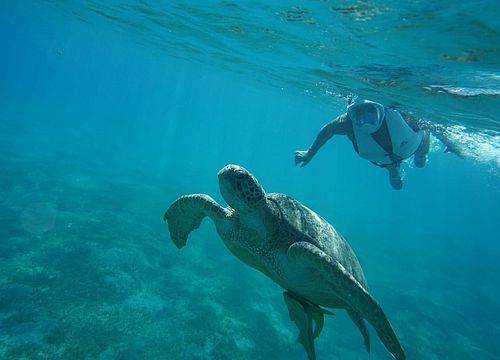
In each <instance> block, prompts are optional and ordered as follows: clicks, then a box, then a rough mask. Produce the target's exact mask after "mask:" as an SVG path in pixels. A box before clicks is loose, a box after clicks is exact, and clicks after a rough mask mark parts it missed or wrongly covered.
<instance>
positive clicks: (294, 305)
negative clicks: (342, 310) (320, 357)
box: [283, 291, 334, 360]
mask: <svg viewBox="0 0 500 360" xmlns="http://www.w3.org/2000/svg"><path fill="white" fill-rule="evenodd" d="M283 298H284V299H285V304H286V306H287V308H288V313H289V315H290V320H292V321H293V322H294V323H295V325H297V328H298V329H299V336H298V337H297V342H298V343H300V344H302V346H303V347H304V349H305V350H306V353H307V356H308V358H309V360H315V359H316V350H315V349H314V339H316V338H317V337H318V336H319V334H320V333H321V330H322V329H323V324H324V322H325V319H324V315H325V314H327V315H334V314H333V313H331V312H330V311H328V310H325V309H322V308H320V307H319V306H317V305H315V304H312V303H310V302H309V301H307V300H305V299H302V298H300V297H298V296H297V295H295V294H293V293H291V292H289V291H285V292H284V293H283ZM313 325H314V326H313ZM313 327H314V329H313Z"/></svg>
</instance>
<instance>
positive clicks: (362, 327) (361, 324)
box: [347, 310, 370, 353]
mask: <svg viewBox="0 0 500 360" xmlns="http://www.w3.org/2000/svg"><path fill="white" fill-rule="evenodd" d="M347 313H348V314H349V317H350V318H351V320H352V322H353V323H354V325H356V327H357V328H358V329H359V331H360V332H361V335H363V341H364V344H365V348H366V351H367V352H368V353H369V352H370V334H369V333H368V329H367V328H366V324H365V321H364V320H363V317H362V316H361V315H360V314H359V313H358V312H355V311H352V310H347Z"/></svg>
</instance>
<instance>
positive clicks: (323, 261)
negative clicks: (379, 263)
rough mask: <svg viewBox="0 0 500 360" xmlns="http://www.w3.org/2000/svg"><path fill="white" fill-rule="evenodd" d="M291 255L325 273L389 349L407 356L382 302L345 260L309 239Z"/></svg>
mask: <svg viewBox="0 0 500 360" xmlns="http://www.w3.org/2000/svg"><path fill="white" fill-rule="evenodd" d="M287 256H288V259H289V260H290V262H292V263H295V264H297V265H299V266H305V267H312V268H315V269H317V270H318V271H319V272H320V273H321V274H323V276H324V278H325V279H326V280H328V281H329V283H330V285H331V286H332V289H333V290H334V291H335V293H336V294H337V295H338V296H339V297H340V298H342V300H344V302H345V303H346V304H349V305H350V307H352V308H353V309H354V310H355V311H356V312H359V313H360V315H361V316H362V317H363V318H365V319H366V320H367V321H368V322H369V323H370V324H371V325H372V326H373V327H374V328H375V331H376V332H377V334H378V336H379V338H380V340H381V341H382V343H383V344H384V345H385V347H386V348H387V350H389V352H390V353H391V354H392V355H393V356H394V357H395V358H396V359H397V360H405V359H406V354H405V352H404V350H403V348H402V346H401V344H400V343H399V340H398V338H397V337H396V334H395V333H394V330H393V329H392V326H391V324H390V323H389V320H388V319H387V317H386V316H385V314H384V311H383V310H382V308H381V307H380V305H379V304H378V303H377V302H376V301H375V299H374V298H373V297H372V296H371V295H370V293H368V291H366V289H365V288H364V287H363V286H362V285H361V284H360V283H359V282H358V281H357V280H356V279H355V278H354V277H353V276H352V275H351V274H350V273H349V272H348V271H347V270H346V269H345V268H344V266H343V265H342V264H341V263H339V262H338V261H336V260H335V259H333V258H332V257H331V256H329V255H328V254H326V253H325V252H324V251H323V250H321V249H319V248H318V247H317V246H314V245H313V244H311V243H308V242H305V241H301V242H297V243H294V244H293V245H291V246H290V247H289V248H288V252H287Z"/></svg>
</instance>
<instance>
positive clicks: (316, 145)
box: [295, 114, 352, 167]
mask: <svg viewBox="0 0 500 360" xmlns="http://www.w3.org/2000/svg"><path fill="white" fill-rule="evenodd" d="M351 127H352V126H350V122H349V118H348V117H347V115H346V114H342V115H340V116H338V117H337V118H335V119H334V120H332V121H330V122H329V123H328V124H326V125H325V126H323V127H322V128H321V130H320V131H319V133H318V135H317V136H316V139H315V140H314V142H313V143H312V145H311V146H310V147H309V149H307V150H302V151H300V150H299V151H296V152H295V165H299V164H300V167H304V166H306V165H307V164H308V163H309V161H311V159H312V158H313V157H314V155H316V153H317V152H318V150H319V149H320V148H321V147H322V146H323V145H324V144H325V143H326V142H327V141H328V140H330V139H331V138H332V136H333V135H348V134H349V131H350V130H349V129H350V128H351ZM351 131H352V130H351Z"/></svg>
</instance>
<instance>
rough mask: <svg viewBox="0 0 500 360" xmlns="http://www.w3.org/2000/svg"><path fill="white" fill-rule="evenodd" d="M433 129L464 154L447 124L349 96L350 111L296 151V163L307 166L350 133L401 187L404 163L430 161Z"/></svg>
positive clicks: (358, 149) (359, 148)
mask: <svg viewBox="0 0 500 360" xmlns="http://www.w3.org/2000/svg"><path fill="white" fill-rule="evenodd" d="M430 132H432V133H433V134H434V135H435V136H436V137H437V138H438V139H439V140H441V141H442V142H443V143H444V144H445V145H446V146H447V150H446V151H452V152H454V153H456V154H457V155H459V156H462V155H461V153H460V151H459V149H457V147H456V145H455V144H452V143H451V142H450V141H449V139H448V138H447V137H446V135H445V130H444V128H443V127H441V126H439V125H437V124H431V123H429V122H426V121H423V120H419V119H416V118H413V117H411V116H409V115H406V114H402V113H400V112H399V111H397V110H394V109H391V108H388V107H386V106H384V105H382V104H379V103H376V102H373V101H370V100H365V99H362V98H359V97H355V98H354V99H349V102H348V105H347V112H346V113H344V114H342V115H339V116H338V117H337V118H335V119H334V120H332V121H330V122H329V123H327V124H326V125H325V126H323V127H322V128H321V130H320V132H319V134H318V136H317V137H316V139H315V140H314V142H313V144H312V145H311V147H310V148H309V149H308V150H304V151H296V152H295V165H299V164H300V167H304V166H305V165H307V164H308V163H309V161H311V159H312V158H313V157H314V155H315V154H316V153H317V152H318V150H319V149H320V148H321V147H322V146H323V145H324V144H325V143H326V142H327V141H328V140H330V138H331V137H332V136H333V135H346V136H347V137H348V138H349V140H351V142H352V144H353V146H354V150H355V151H356V152H357V153H358V154H359V156H360V157H362V158H364V159H366V160H369V161H370V162H372V163H373V164H375V165H377V166H379V167H382V168H386V169H387V170H388V172H389V181H390V183H391V185H392V187H393V188H394V189H396V190H400V189H401V188H402V187H403V180H402V178H401V174H400V165H401V162H402V161H403V160H405V159H408V158H410V157H411V156H412V155H413V162H414V164H415V166H416V167H418V168H422V167H424V166H425V164H426V162H427V153H428V152H429V147H430Z"/></svg>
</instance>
